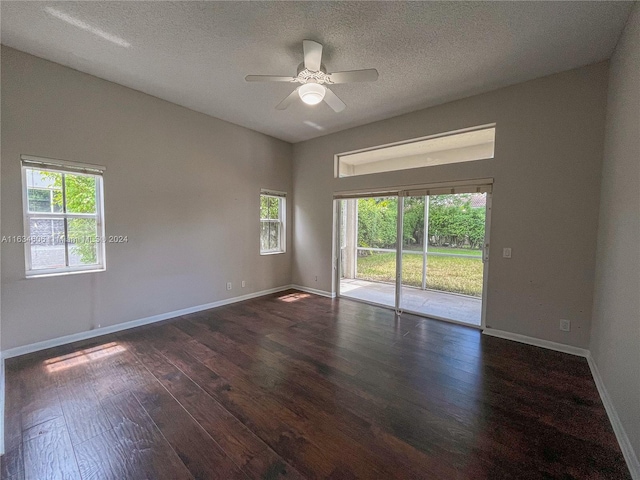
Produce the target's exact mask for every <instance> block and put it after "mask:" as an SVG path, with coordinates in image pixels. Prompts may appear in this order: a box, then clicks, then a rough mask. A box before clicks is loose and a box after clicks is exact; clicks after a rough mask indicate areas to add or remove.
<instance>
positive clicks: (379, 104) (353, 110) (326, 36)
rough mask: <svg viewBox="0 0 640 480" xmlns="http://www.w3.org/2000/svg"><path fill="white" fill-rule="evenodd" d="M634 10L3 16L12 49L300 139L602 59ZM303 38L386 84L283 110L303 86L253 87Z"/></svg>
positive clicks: (600, 5) (104, 6) (578, 6)
mask: <svg viewBox="0 0 640 480" xmlns="http://www.w3.org/2000/svg"><path fill="white" fill-rule="evenodd" d="M631 7H632V3H631V2H573V1H571V2H486V3H485V2H406V3H405V2H362V3H347V2H175V3H173V2H141V1H136V2H111V1H108V2H107V1H96V2H89V1H85V2H24V1H17V2H11V1H2V3H1V9H2V11H1V14H2V43H3V44H5V45H8V46H10V47H14V48H17V49H19V50H23V51H25V52H28V53H31V54H34V55H37V56H39V57H43V58H46V59H49V60H52V61H54V62H58V63H61V64H63V65H67V66H69V67H72V68H75V69H77V70H80V71H83V72H86V73H90V74H93V75H96V76H98V77H101V78H105V79H107V80H111V81H113V82H116V83H119V84H122V85H125V86H127V87H131V88H134V89H136V90H140V91H142V92H145V93H148V94H151V95H154V96H157V97H160V98H163V99H165V100H168V101H170V102H174V103H177V104H179V105H183V106H185V107H188V108H191V109H193V110H196V111H199V112H203V113H206V114H209V115H212V116H214V117H218V118H221V119H224V120H227V121H229V122H233V123H236V124H239V125H243V126H245V127H249V128H252V129H254V130H258V131H260V132H264V133H266V134H269V135H272V136H274V137H278V138H281V139H284V140H287V141H289V142H298V141H302V140H306V139H309V138H313V137H317V136H320V135H325V134H327V133H332V132H336V131H338V130H343V129H345V128H349V127H353V126H357V125H362V124H365V123H369V122H372V121H376V120H381V119H384V118H388V117H391V116H395V115H399V114H402V113H406V112H410V111H414V110H418V109H420V108H424V107H427V106H431V105H436V104H439V103H443V102H446V101H450V100H454V99H458V98H462V97H465V96H469V95H473V94H477V93H481V92H485V91H489V90H493V89H495V88H499V87H502V86H506V85H510V84H514V83H518V82H522V81H526V80H530V79H533V78H537V77H540V76H544V75H548V74H551V73H555V72H559V71H562V70H567V69H571V68H574V67H578V66H581V65H586V64H590V63H594V62H598V61H601V60H604V59H606V58H608V57H609V56H610V55H611V53H612V51H613V48H614V47H615V43H616V41H617V39H618V36H619V34H620V32H621V31H622V28H623V27H624V23H625V21H626V19H627V17H628V15H629V12H630V9H631ZM46 8H49V10H50V11H51V9H54V10H55V11H57V12H58V13H61V14H62V16H63V17H64V16H65V15H66V16H68V17H65V18H67V19H69V17H71V18H72V19H74V20H75V21H76V25H75V26H74V25H71V24H70V23H67V22H65V21H63V20H62V19H61V18H59V16H58V17H56V16H53V15H51V14H50V13H47V11H45V9H46ZM90 28H93V29H94V30H93V31H91V30H89V29H90ZM96 29H97V30H98V31H99V32H98V33H100V32H101V33H102V34H104V35H103V36H99V35H98V34H96ZM109 35H110V36H111V37H112V38H111V40H107V39H105V38H103V37H104V36H107V37H108V36H109ZM113 37H116V38H115V39H114V38H113ZM305 38H306V39H312V40H316V41H319V42H321V43H323V44H324V46H325V55H324V57H323V63H324V64H325V65H326V67H327V70H328V71H329V72H332V71H341V70H354V69H361V68H376V69H378V71H379V73H380V78H379V80H378V81H377V82H375V83H366V84H347V85H335V86H333V87H332V89H333V90H334V92H335V93H336V94H337V95H338V96H340V98H342V99H343V100H344V101H345V103H346V104H347V108H346V109H345V110H344V111H343V112H341V113H335V112H333V111H332V110H331V109H330V108H329V107H328V106H327V105H326V104H324V103H322V104H320V105H317V106H313V107H312V106H306V105H303V104H302V103H301V102H296V103H295V104H294V105H293V106H291V107H289V109H288V110H285V111H278V110H276V109H275V108H274V107H275V106H276V105H277V104H278V103H279V102H280V101H281V100H282V99H283V98H284V97H286V96H287V95H288V94H289V92H290V91H291V90H292V89H293V86H292V85H290V84H286V83H278V84H255V83H254V84H249V83H245V82H244V80H243V79H244V76H245V75H247V74H274V75H295V74H296V68H297V66H298V64H299V63H300V62H301V61H302V40H303V39H305ZM118 39H120V41H119V43H114V41H117V40H118ZM127 43H128V44H130V45H129V46H128V47H127V46H126V44H127Z"/></svg>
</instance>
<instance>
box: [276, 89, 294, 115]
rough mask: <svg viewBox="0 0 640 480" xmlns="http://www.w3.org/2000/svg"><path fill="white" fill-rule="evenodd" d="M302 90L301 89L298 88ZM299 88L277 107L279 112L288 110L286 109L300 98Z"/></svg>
mask: <svg viewBox="0 0 640 480" xmlns="http://www.w3.org/2000/svg"><path fill="white" fill-rule="evenodd" d="M298 88H300V87H298ZM298 88H296V89H295V90H294V91H293V92H291V93H290V94H289V96H288V97H287V98H285V99H284V100H282V101H281V102H280V103H279V104H278V105H276V109H277V110H286V108H287V107H288V106H289V105H291V104H292V103H293V101H294V100H295V99H296V98H298Z"/></svg>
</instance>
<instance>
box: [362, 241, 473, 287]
mask: <svg viewBox="0 0 640 480" xmlns="http://www.w3.org/2000/svg"><path fill="white" fill-rule="evenodd" d="M454 250H459V249H453V248H441V249H430V251H432V252H433V251H443V252H442V253H459V252H458V251H454ZM463 252H464V253H471V252H477V253H478V255H480V254H481V253H480V252H479V251H477V250H476V251H474V250H463ZM460 253H462V252H460ZM482 267H483V265H482V261H480V260H476V259H466V258H460V257H439V256H438V257H436V256H431V257H428V258H427V288H431V289H433V290H441V291H444V292H452V293H462V294H465V295H472V296H474V297H480V296H482V271H483V268H482ZM395 276H396V255H395V253H373V254H372V255H369V256H366V257H358V274H357V277H358V278H360V279H363V280H372V281H378V282H391V283H393V282H394V281H395ZM402 283H403V284H404V285H410V286H413V287H421V286H422V255H415V254H408V253H405V254H403V255H402Z"/></svg>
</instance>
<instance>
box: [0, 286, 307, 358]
mask: <svg viewBox="0 0 640 480" xmlns="http://www.w3.org/2000/svg"><path fill="white" fill-rule="evenodd" d="M290 288H297V287H293V286H291V285H284V286H282V287H276V288H270V289H268V290H261V291H259V292H254V293H249V294H247V295H241V296H239V297H233V298H226V299H224V300H219V301H217V302H212V303H206V304H204V305H197V306H195V307H189V308H183V309H181V310H175V311H173V312H167V313H161V314H159V315H153V316H151V317H146V318H140V319H138V320H132V321H130V322H123V323H118V324H116V325H110V326H108V327H102V328H96V329H94V330H88V331H86V332H79V333H74V334H72V335H65V336H64V337H58V338H53V339H51V340H44V341H42V342H36V343H32V344H29V345H23V346H21V347H15V348H10V349H8V350H5V351H4V352H2V358H3V359H5V358H11V357H17V356H19V355H25V354H27V353H33V352H37V351H39V350H45V349H47V348H52V347H58V346H60V345H64V344H67V343H72V342H77V341H80V340H88V339H90V338H94V337H99V336H101V335H107V334H109V333H115V332H119V331H122V330H127V329H129V328H134V327H140V326H142V325H147V324H149V323H155V322H161V321H163V320H168V319H170V318H174V317H179V316H181V315H188V314H189V313H195V312H201V311H202V310H209V309H210V308H216V307H221V306H223V305H229V304H232V303H237V302H242V301H244V300H250V299H252V298H257V297H262V296H264V295H269V294H271V293H277V292H282V291H283V290H288V289H290ZM300 290H301V289H300ZM311 293H315V292H311Z"/></svg>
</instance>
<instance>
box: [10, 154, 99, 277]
mask: <svg viewBox="0 0 640 480" xmlns="http://www.w3.org/2000/svg"><path fill="white" fill-rule="evenodd" d="M20 158H21V160H22V211H23V225H24V237H25V240H29V238H30V237H31V227H30V225H31V222H30V220H31V219H32V218H47V217H50V218H52V219H63V220H64V222H65V232H66V224H67V219H73V218H95V219H96V225H97V237H98V238H97V239H96V240H97V241H96V256H97V263H95V264H92V265H76V266H69V265H68V262H69V243H70V242H69V241H68V240H67V239H66V238H65V250H66V251H65V259H66V263H67V266H65V267H56V268H39V269H33V268H32V262H31V242H30V241H25V242H24V252H25V275H26V277H27V278H37V277H50V276H56V275H69V274H76V273H89V272H102V271H104V270H106V261H105V242H104V239H105V234H104V186H103V177H102V175H103V173H104V171H105V170H106V168H105V167H103V166H101V165H90V164H85V163H76V162H68V161H66V160H54V159H49V158H42V157H33V156H30V155H21V156H20ZM27 170H46V171H56V172H60V173H63V174H71V175H89V176H92V177H94V178H95V180H96V213H95V214H92V213H67V212H66V199H64V193H63V208H62V212H32V213H31V212H29V194H28V188H27ZM63 185H64V182H63ZM63 192H64V189H63Z"/></svg>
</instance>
